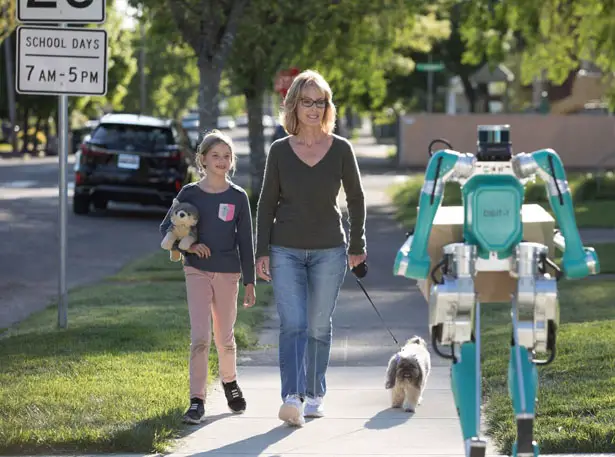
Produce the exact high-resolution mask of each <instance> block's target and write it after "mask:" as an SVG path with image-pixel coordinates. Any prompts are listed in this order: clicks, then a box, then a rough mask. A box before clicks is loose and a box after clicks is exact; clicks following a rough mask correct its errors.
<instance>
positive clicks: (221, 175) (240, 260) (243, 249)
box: [160, 130, 256, 424]
mask: <svg viewBox="0 0 615 457" xmlns="http://www.w3.org/2000/svg"><path fill="white" fill-rule="evenodd" d="M235 162H236V157H235V154H234V152H233V144H232V141H231V139H230V138H228V137H227V136H226V135H224V134H223V133H221V132H219V131H217V130H213V131H212V132H210V133H208V134H207V135H205V137H204V138H203V141H202V142H201V144H200V145H199V147H198V150H197V154H196V163H197V166H198V168H199V172H200V173H201V175H202V179H201V180H200V181H199V182H196V183H191V184H187V185H185V186H184V187H183V188H182V189H181V190H180V192H179V193H178V195H177V197H176V198H177V200H178V201H180V202H188V203H191V204H193V205H195V206H196V207H197V209H198V210H199V222H198V225H197V232H198V237H197V241H196V243H195V244H193V245H192V246H191V247H190V248H189V249H188V250H187V251H185V252H183V254H184V273H185V277H186V295H187V298H188V311H189V314H190V339H191V344H190V407H189V408H188V410H187V411H186V413H185V415H184V420H185V421H186V422H188V423H191V424H199V423H200V422H201V421H202V420H203V419H204V416H205V406H204V403H205V398H206V389H207V366H208V359H209V348H210V344H211V324H210V322H211V320H212V318H213V332H214V340H215V344H216V349H217V351H218V358H219V366H220V378H221V381H222V386H223V387H224V393H225V395H226V399H227V402H228V406H229V408H230V409H231V410H232V411H233V412H235V413H241V412H243V411H244V410H245V409H246V401H245V399H244V398H243V393H242V391H241V389H240V388H239V385H238V384H237V367H236V344H235V335H234V331H233V327H234V325H235V319H236V317H237V294H238V290H239V279H240V277H242V276H243V284H244V286H245V294H244V299H243V302H244V306H246V307H250V306H253V305H254V303H255V301H256V296H255V291H254V277H255V269H254V247H253V242H252V216H251V213H250V203H249V201H248V196H247V195H246V192H245V191H244V190H243V189H242V188H241V187H239V186H237V185H235V184H234V183H232V182H231V181H230V179H229V173H230V172H231V171H234V169H235ZM171 211H172V209H170V210H169V212H168V213H167V215H166V217H165V218H164V220H163V222H162V224H161V225H160V232H161V234H162V236H164V235H165V234H166V231H167V229H168V228H169V226H170V223H171V220H170V215H171Z"/></svg>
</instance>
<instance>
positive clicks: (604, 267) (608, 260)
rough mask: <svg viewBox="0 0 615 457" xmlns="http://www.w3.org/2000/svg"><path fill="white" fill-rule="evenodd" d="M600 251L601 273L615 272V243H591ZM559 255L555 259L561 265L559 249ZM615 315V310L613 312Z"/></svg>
mask: <svg viewBox="0 0 615 457" xmlns="http://www.w3.org/2000/svg"><path fill="white" fill-rule="evenodd" d="M590 245H591V247H593V248H594V249H595V250H596V252H597V253H598V260H600V273H601V274H613V273H615V243H603V244H591V243H590ZM556 252H557V254H558V256H556V257H555V258H554V259H553V260H554V261H555V262H556V263H557V264H558V265H560V266H561V262H562V258H561V252H560V251H557V250H556ZM613 314H614V315H615V312H614V313H613Z"/></svg>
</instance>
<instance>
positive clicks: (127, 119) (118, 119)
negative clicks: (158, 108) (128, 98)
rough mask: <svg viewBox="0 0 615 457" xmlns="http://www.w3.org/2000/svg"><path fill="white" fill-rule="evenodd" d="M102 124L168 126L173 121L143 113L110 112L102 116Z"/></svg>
mask: <svg viewBox="0 0 615 457" xmlns="http://www.w3.org/2000/svg"><path fill="white" fill-rule="evenodd" d="M100 123H101V124H128V125H142V126H147V127H167V126H168V125H170V123H171V121H170V120H169V119H161V118H158V117H152V116H145V115H141V114H128V113H110V114H105V115H104V116H103V117H101V118H100Z"/></svg>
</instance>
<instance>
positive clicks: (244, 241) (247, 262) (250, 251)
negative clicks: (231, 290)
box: [237, 193, 256, 286]
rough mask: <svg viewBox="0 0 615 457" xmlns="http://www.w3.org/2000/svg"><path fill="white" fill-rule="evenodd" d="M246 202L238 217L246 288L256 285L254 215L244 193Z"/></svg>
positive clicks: (238, 234)
mask: <svg viewBox="0 0 615 457" xmlns="http://www.w3.org/2000/svg"><path fill="white" fill-rule="evenodd" d="M242 195H243V199H244V201H243V202H242V205H241V209H240V211H239V214H238V217H237V236H238V238H239V258H240V259H241V273H242V276H243V284H244V286H245V285H247V284H254V280H255V276H256V274H255V269H254V241H253V239H252V213H251V211H250V201H249V200H248V196H247V195H246V194H245V193H242Z"/></svg>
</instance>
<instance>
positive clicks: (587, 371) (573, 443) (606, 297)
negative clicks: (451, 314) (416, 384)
mask: <svg viewBox="0 0 615 457" xmlns="http://www.w3.org/2000/svg"><path fill="white" fill-rule="evenodd" d="M613 296H615V281H609V280H604V281H600V280H591V281H569V282H567V281H564V280H562V281H561V282H560V310H561V315H560V330H559V332H558V343H557V351H558V353H557V356H556V358H555V360H554V361H553V362H552V363H551V364H550V365H547V366H546V367H539V370H538V372H539V390H538V404H537V410H536V412H537V417H536V421H535V438H536V440H537V442H538V444H539V446H540V448H541V453H544V454H551V453H569V452H575V453H607V452H613V449H614V446H615V351H614V350H613V348H614V347H615V312H614V311H613ZM481 309H482V314H481V315H482V325H481V327H482V329H483V330H482V338H483V341H489V344H485V345H483V357H484V360H485V361H484V365H483V377H484V388H485V393H486V395H487V398H488V403H487V408H486V419H487V425H488V428H489V434H490V435H491V436H492V437H493V439H494V440H495V442H496V443H497V445H498V447H499V451H500V452H503V453H509V452H510V450H511V446H512V443H513V441H514V440H515V433H516V432H515V425H514V422H513V417H514V416H513V411H512V407H511V401H510V398H509V396H508V388H507V384H506V382H507V367H508V365H507V364H508V348H509V343H510V332H511V326H510V317H509V312H510V305H508V304H505V305H504V304H502V305H501V304H494V305H485V306H483V307H482V308H481ZM507 455H510V454H507Z"/></svg>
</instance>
